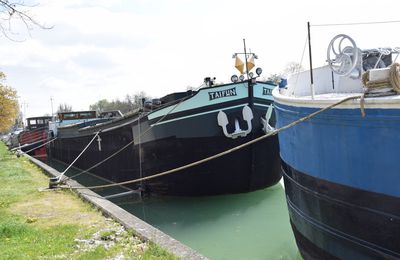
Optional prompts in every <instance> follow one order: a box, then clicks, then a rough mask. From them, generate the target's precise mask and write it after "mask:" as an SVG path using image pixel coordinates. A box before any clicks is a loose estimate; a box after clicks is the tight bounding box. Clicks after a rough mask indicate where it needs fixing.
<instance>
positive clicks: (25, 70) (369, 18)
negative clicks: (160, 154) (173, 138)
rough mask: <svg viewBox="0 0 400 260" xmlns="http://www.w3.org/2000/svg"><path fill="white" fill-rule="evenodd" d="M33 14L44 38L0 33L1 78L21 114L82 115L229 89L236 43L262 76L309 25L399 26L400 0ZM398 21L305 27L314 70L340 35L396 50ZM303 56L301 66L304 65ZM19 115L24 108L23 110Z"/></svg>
mask: <svg viewBox="0 0 400 260" xmlns="http://www.w3.org/2000/svg"><path fill="white" fill-rule="evenodd" d="M37 2H38V3H39V5H38V6H36V7H34V8H33V9H32V10H31V14H32V15H33V16H34V17H35V18H36V19H37V20H38V21H40V22H42V23H44V24H46V25H51V26H54V28H53V29H51V30H41V29H34V30H32V31H30V36H29V35H26V33H25V30H24V29H23V28H21V27H18V26H15V33H18V35H14V37H15V38H18V39H25V41H23V42H13V41H10V40H8V39H6V38H5V37H4V36H2V35H0V71H3V72H4V73H6V75H7V77H8V78H7V82H6V83H7V84H8V85H10V86H12V87H14V88H16V89H17V91H18V95H19V97H20V99H19V100H20V103H23V102H25V103H26V104H27V106H26V116H27V117H29V116H41V115H44V114H50V113H51V102H50V97H52V98H53V107H54V112H55V110H56V108H57V106H58V105H59V104H60V103H67V104H69V105H72V107H73V109H74V110H86V109H88V108H89V105H90V104H93V103H95V102H96V101H98V100H100V99H104V98H106V99H108V100H112V99H116V98H119V99H123V98H124V96H125V95H126V94H135V93H137V92H139V91H144V92H145V93H147V95H149V96H152V97H161V96H163V95H166V94H168V93H171V92H176V91H185V90H186V88H187V87H188V86H191V87H199V86H200V85H201V84H202V82H203V78H204V77H206V76H215V77H216V78H217V82H229V81H230V77H231V75H232V74H237V71H236V70H235V68H234V59H232V54H233V53H235V52H243V39H244V38H245V39H246V44H247V47H248V49H250V50H251V51H252V52H255V53H256V54H257V55H258V57H259V59H258V60H256V67H261V68H262V69H263V71H264V72H263V75H264V76H265V77H268V76H269V75H270V74H273V73H279V72H281V71H282V70H283V69H284V68H285V66H286V65H287V64H288V63H289V62H300V61H301V58H302V53H303V48H304V44H305V40H306V36H307V21H310V22H311V24H312V25H317V24H332V23H335V24H336V23H349V22H374V21H393V20H400V15H399V10H400V1H398V0H394V1H387V0H381V1H379V2H376V3H375V2H368V1H355V0H353V1H343V0H337V1H304V0H303V1H294V0H293V1H290V0H280V1H256V0H246V1H238V0H223V1H219V0H152V1H150V0H101V1H93V0H91V1H89V0H87V1H86V0H68V1H60V0H40V1H37ZM399 29H400V23H394V24H379V25H357V26H329V27H317V26H315V27H312V30H311V31H312V40H311V42H312V46H313V55H314V56H313V62H314V64H315V65H318V64H322V63H323V62H324V60H325V56H326V48H327V45H328V43H329V41H330V39H331V38H333V37H334V36H335V35H336V34H338V33H347V34H349V35H350V36H352V37H353V38H354V40H355V41H356V43H357V45H358V46H359V47H361V48H370V47H386V46H390V47H395V46H400V34H399V33H398V32H399ZM307 55H308V53H307V52H306V53H305V57H304V60H303V66H304V67H306V68H307V67H308V56H307ZM22 110H23V109H22Z"/></svg>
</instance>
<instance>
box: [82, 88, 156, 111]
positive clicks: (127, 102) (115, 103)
mask: <svg viewBox="0 0 400 260" xmlns="http://www.w3.org/2000/svg"><path fill="white" fill-rule="evenodd" d="M143 98H145V99H148V98H149V97H146V94H145V93H144V92H143V91H142V92H138V93H136V94H134V95H129V94H127V95H126V96H125V99H124V100H122V101H121V100H119V99H114V100H112V101H108V100H107V99H101V100H99V101H97V102H96V103H94V104H92V105H90V106H89V109H90V110H96V111H97V112H98V113H101V112H104V111H111V110H119V111H121V113H123V114H125V113H127V112H129V111H131V110H134V109H136V108H139V107H140V106H141V104H142V99H143Z"/></svg>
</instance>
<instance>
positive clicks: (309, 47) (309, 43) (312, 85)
mask: <svg viewBox="0 0 400 260" xmlns="http://www.w3.org/2000/svg"><path fill="white" fill-rule="evenodd" d="M307 32H308V55H309V58H310V80H311V98H312V99H314V77H313V66H312V54H311V30H310V22H307Z"/></svg>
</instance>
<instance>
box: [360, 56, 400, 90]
mask: <svg viewBox="0 0 400 260" xmlns="http://www.w3.org/2000/svg"><path fill="white" fill-rule="evenodd" d="M362 83H363V85H364V86H365V87H366V92H370V91H371V90H376V89H382V88H386V87H388V86H389V87H392V88H393V90H394V91H396V92H397V93H400V64H399V63H393V64H392V65H391V66H390V69H389V79H388V80H378V81H370V80H369V71H367V72H365V73H364V74H363V75H362Z"/></svg>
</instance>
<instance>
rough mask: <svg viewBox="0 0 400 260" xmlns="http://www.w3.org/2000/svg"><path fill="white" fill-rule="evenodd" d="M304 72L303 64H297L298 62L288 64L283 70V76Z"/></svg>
mask: <svg viewBox="0 0 400 260" xmlns="http://www.w3.org/2000/svg"><path fill="white" fill-rule="evenodd" d="M303 70H304V68H303V66H301V64H300V63H297V62H293V61H292V62H289V63H288V64H286V67H285V69H284V70H283V73H282V74H283V75H284V76H288V75H290V74H293V73H297V72H301V71H303Z"/></svg>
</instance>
